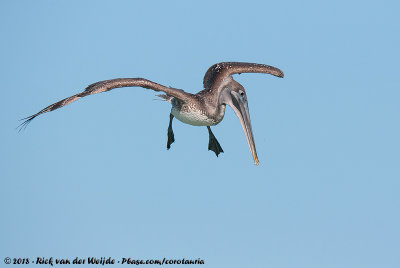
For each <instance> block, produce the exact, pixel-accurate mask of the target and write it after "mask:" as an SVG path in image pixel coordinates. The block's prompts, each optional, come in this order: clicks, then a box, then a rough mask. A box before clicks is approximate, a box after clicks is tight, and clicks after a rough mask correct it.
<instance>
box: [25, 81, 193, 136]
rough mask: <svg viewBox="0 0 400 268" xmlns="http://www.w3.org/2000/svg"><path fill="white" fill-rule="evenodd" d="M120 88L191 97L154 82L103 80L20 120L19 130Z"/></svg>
mask: <svg viewBox="0 0 400 268" xmlns="http://www.w3.org/2000/svg"><path fill="white" fill-rule="evenodd" d="M120 87H143V88H147V89H152V90H154V91H163V92H165V93H166V94H167V95H168V96H172V97H175V98H177V99H180V100H182V101H185V100H187V99H188V98H189V97H190V96H191V94H190V93H186V92H184V91H183V90H181V89H175V88H170V87H166V86H163V85H160V84H157V83H154V82H152V81H150V80H147V79H144V78H117V79H111V80H105V81H100V82H96V83H93V84H91V85H89V86H88V87H87V88H86V89H85V91H83V92H81V93H78V94H75V95H73V96H71V97H68V98H65V99H63V100H60V101H58V102H56V103H53V104H52V105H49V106H47V107H46V108H44V109H43V110H41V111H39V112H38V113H36V114H34V115H31V116H28V117H26V118H23V119H22V120H25V121H24V122H23V123H22V124H21V125H20V126H19V127H20V130H21V129H22V128H24V127H26V126H27V125H28V124H29V123H30V122H31V121H32V120H33V119H34V118H35V117H37V116H38V115H41V114H44V113H47V112H51V111H54V110H57V109H58V108H61V107H63V106H65V105H68V104H70V103H71V102H74V101H76V100H79V99H80V98H83V97H86V96H88V95H93V94H97V93H101V92H105V91H110V90H112V89H114V88H120Z"/></svg>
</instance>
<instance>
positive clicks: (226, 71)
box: [20, 62, 283, 165]
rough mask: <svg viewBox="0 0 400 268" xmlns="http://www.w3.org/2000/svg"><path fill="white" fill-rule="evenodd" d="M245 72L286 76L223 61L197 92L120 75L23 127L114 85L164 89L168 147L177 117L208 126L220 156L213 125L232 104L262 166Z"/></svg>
mask: <svg viewBox="0 0 400 268" xmlns="http://www.w3.org/2000/svg"><path fill="white" fill-rule="evenodd" d="M241 73H266V74H272V75H274V76H277V77H283V72H282V71H281V70H279V69H278V68H275V67H272V66H269V65H265V64H256V63H247V62H221V63H217V64H214V65H213V66H211V67H210V68H209V69H208V70H207V72H206V74H205V75H204V79H203V86H204V89H203V90H201V91H199V92H198V93H197V94H191V93H187V92H185V91H183V90H181V89H176V88H171V87H166V86H163V85H160V84H157V83H154V82H152V81H150V80H147V79H144V78H116V79H110V80H104V81H100V82H96V83H94V84H91V85H89V86H88V87H87V88H86V89H85V90H84V91H83V92H81V93H78V94H75V95H73V96H71V97H68V98H65V99H63V100H60V101H58V102H56V103H53V104H52V105H49V106H47V107H46V108H44V109H43V110H41V111H39V112H38V113H36V114H34V115H31V116H28V117H26V118H24V119H22V120H25V121H24V122H23V123H22V124H21V125H20V127H21V128H23V127H26V126H27V125H28V124H29V123H30V122H31V121H32V120H33V119H34V118H35V117H37V116H38V115H41V114H44V113H47V112H51V111H54V110H56V109H58V108H61V107H63V106H65V105H67V104H70V103H71V102H74V101H76V100H79V99H80V98H83V97H86V96H88V95H92V94H96V93H101V92H106V91H110V90H112V89H114V88H121V87H143V88H147V89H152V90H154V91H161V92H164V93H165V94H162V95H157V96H159V97H161V98H163V99H164V100H166V101H168V102H169V103H171V105H172V108H171V113H170V115H169V126H168V140H167V149H169V148H170V147H171V144H172V143H173V142H174V141H175V138H174V132H173V131H172V120H173V118H174V117H176V118H177V119H178V120H180V121H181V122H183V123H186V124H189V125H193V126H207V129H208V134H209V141H208V150H211V151H213V152H214V153H215V154H216V156H217V157H218V155H219V154H220V153H222V152H224V151H223V150H222V147H221V145H220V144H219V142H218V141H217V139H216V138H215V136H214V134H213V133H212V131H211V128H210V126H215V125H217V124H218V123H219V122H221V121H222V119H223V118H224V114H225V106H226V105H229V106H230V107H231V108H232V109H233V111H234V112H235V114H236V116H237V117H238V118H239V121H240V124H241V125H242V128H243V131H244V134H245V136H246V139H247V143H248V145H249V148H250V151H251V154H252V156H253V159H254V164H255V165H258V163H259V161H258V157H257V152H256V146H255V144H254V137H253V131H252V128H251V122H250V114H249V107H248V104H247V97H246V91H245V90H244V87H243V86H242V85H241V84H239V83H238V82H236V81H235V80H233V78H232V75H233V74H241Z"/></svg>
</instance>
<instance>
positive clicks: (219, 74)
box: [203, 62, 283, 88]
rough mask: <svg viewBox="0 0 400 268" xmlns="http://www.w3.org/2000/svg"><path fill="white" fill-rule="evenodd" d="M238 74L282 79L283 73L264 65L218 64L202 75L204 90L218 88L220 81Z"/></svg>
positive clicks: (242, 63) (244, 63)
mask: <svg viewBox="0 0 400 268" xmlns="http://www.w3.org/2000/svg"><path fill="white" fill-rule="evenodd" d="M240 73H266V74H272V75H275V76H278V77H283V72H282V71H281V70H279V69H278V68H275V67H273V66H269V65H265V64H257V63H248V62H220V63H217V64H214V65H213V66H211V67H210V68H209V69H208V70H207V72H206V74H205V75H204V80H203V85H204V88H210V87H213V88H218V86H219V85H220V84H221V83H222V81H223V80H224V79H225V78H227V77H228V76H230V75H232V74H240Z"/></svg>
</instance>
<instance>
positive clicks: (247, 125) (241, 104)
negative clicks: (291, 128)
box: [228, 91, 259, 166]
mask: <svg viewBox="0 0 400 268" xmlns="http://www.w3.org/2000/svg"><path fill="white" fill-rule="evenodd" d="M231 95H232V105H230V104H228V105H229V106H231V107H232V109H233V111H234V112H235V114H236V116H237V117H238V118H239V121H240V124H241V125H242V128H243V131H244V134H245V135H246V140H247V144H248V145H249V148H250V152H251V154H252V155H253V159H254V164H255V165H256V166H258V164H259V161H258V157H257V151H256V146H255V144H254V137H253V130H252V128H251V121H250V113H249V107H248V105H247V102H245V101H242V100H241V99H240V97H239V94H238V93H236V92H234V91H232V92H231Z"/></svg>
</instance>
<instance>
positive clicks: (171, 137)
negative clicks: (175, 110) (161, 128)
mask: <svg viewBox="0 0 400 268" xmlns="http://www.w3.org/2000/svg"><path fill="white" fill-rule="evenodd" d="M172 119H174V116H173V115H172V114H169V126H168V141H167V150H169V148H171V144H172V143H173V142H174V141H175V138H174V132H173V131H172Z"/></svg>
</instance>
